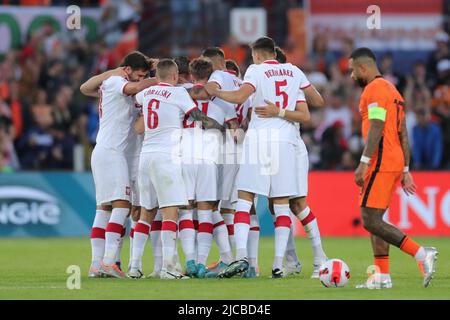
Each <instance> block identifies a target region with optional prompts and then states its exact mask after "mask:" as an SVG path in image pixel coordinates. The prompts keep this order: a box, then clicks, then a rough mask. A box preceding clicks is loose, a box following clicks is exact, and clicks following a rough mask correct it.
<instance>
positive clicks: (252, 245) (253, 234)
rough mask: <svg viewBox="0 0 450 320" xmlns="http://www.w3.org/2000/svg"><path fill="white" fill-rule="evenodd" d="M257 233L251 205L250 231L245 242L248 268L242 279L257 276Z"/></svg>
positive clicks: (255, 218) (256, 217) (254, 211)
mask: <svg viewBox="0 0 450 320" xmlns="http://www.w3.org/2000/svg"><path fill="white" fill-rule="evenodd" d="M259 233H260V229H259V219H258V215H257V214H256V210H255V205H254V204H253V205H252V208H251V209H250V231H249V233H248V240H247V248H248V263H249V268H248V270H247V271H246V272H245V274H244V275H243V277H244V278H256V277H257V275H258V269H259V268H258V249H259Z"/></svg>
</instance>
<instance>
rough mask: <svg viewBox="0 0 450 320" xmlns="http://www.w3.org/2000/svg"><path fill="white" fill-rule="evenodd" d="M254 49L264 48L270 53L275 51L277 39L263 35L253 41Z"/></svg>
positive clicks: (252, 46)
mask: <svg viewBox="0 0 450 320" xmlns="http://www.w3.org/2000/svg"><path fill="white" fill-rule="evenodd" d="M251 48H252V49H253V50H263V51H266V52H269V53H275V41H273V39H272V38H269V37H261V38H259V39H258V40H256V41H255V42H253V43H252V45H251Z"/></svg>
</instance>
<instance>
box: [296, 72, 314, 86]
mask: <svg viewBox="0 0 450 320" xmlns="http://www.w3.org/2000/svg"><path fill="white" fill-rule="evenodd" d="M297 69H298V68H297ZM298 74H299V77H300V89H302V90H304V89H306V88H308V87H309V86H310V85H311V82H309V80H308V78H307V77H306V75H305V74H304V73H303V71H302V70H300V69H298Z"/></svg>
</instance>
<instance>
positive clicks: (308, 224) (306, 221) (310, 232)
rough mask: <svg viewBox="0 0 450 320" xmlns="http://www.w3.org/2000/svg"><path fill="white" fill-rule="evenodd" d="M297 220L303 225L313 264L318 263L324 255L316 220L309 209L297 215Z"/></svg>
mask: <svg viewBox="0 0 450 320" xmlns="http://www.w3.org/2000/svg"><path fill="white" fill-rule="evenodd" d="M297 218H298V219H299V220H300V222H301V223H302V225H303V228H304V229H305V232H306V234H307V236H308V239H309V240H310V241H311V247H312V250H313V255H314V263H315V264H317V263H320V262H322V260H324V259H325V257H326V255H325V252H324V251H323V248H322V240H321V238H320V231H319V226H318V225H317V219H316V217H315V216H314V214H313V213H312V211H311V209H310V208H309V207H306V208H305V209H304V210H303V211H302V212H300V213H299V214H298V215H297Z"/></svg>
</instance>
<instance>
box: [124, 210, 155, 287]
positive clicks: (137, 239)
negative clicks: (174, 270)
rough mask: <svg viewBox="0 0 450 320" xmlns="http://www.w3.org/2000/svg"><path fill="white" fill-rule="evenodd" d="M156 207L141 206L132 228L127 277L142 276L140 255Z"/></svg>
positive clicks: (145, 242) (141, 254) (143, 248)
mask: <svg viewBox="0 0 450 320" xmlns="http://www.w3.org/2000/svg"><path fill="white" fill-rule="evenodd" d="M156 212H157V208H154V209H152V210H147V209H146V208H144V207H142V208H141V212H140V217H139V221H138V222H137V224H136V227H135V230H134V240H133V241H134V244H133V251H132V253H131V257H130V260H131V267H130V271H129V272H128V277H130V278H136V279H139V278H143V277H144V274H143V273H142V256H143V254H144V250H145V245H146V244H147V240H148V237H149V234H150V228H151V225H152V223H153V220H154V219H155V216H156Z"/></svg>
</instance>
